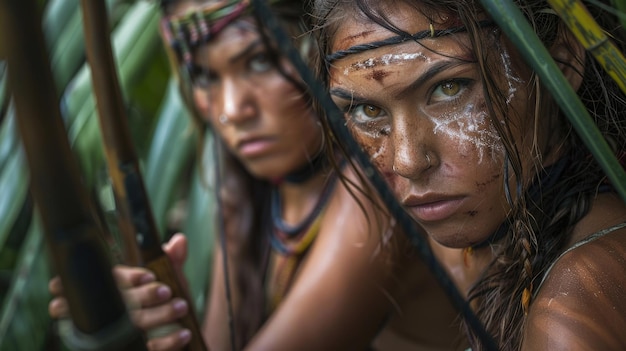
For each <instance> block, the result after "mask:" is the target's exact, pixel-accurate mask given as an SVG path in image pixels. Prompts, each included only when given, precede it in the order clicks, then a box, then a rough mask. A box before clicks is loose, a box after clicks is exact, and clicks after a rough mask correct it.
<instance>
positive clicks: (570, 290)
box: [524, 228, 626, 350]
mask: <svg viewBox="0 0 626 351" xmlns="http://www.w3.org/2000/svg"><path fill="white" fill-rule="evenodd" d="M540 289H541V290H540V291H539V293H538V295H537V296H536V298H535V300H534V301H533V302H532V304H531V308H530V311H529V314H528V319H527V325H526V329H525V337H524V349H525V350H544V349H545V350H547V349H549V350H588V349H595V350H625V349H626V333H624V331H625V330H626V228H621V229H618V230H615V231H613V232H611V233H609V234H607V235H604V236H602V237H599V238H597V239H596V240H593V241H591V242H588V243H586V244H584V245H581V246H579V247H577V248H575V249H573V250H571V251H569V252H567V253H566V254H565V255H563V256H562V257H561V258H560V259H559V260H558V261H557V262H556V263H555V265H554V266H553V267H552V269H551V270H550V272H549V274H548V276H547V277H546V279H545V282H544V283H543V285H542V286H541V288H540Z"/></svg>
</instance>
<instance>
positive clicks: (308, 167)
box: [281, 152, 328, 184]
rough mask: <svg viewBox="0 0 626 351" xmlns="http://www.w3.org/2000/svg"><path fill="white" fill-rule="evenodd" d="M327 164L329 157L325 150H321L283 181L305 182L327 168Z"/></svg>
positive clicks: (292, 182)
mask: <svg viewBox="0 0 626 351" xmlns="http://www.w3.org/2000/svg"><path fill="white" fill-rule="evenodd" d="M327 165H328V159H327V158H326V155H325V154H324V152H319V153H318V154H317V155H316V156H315V157H313V159H312V160H310V161H309V162H307V163H306V164H305V165H304V166H302V167H300V168H299V169H296V170H295V171H293V172H291V173H289V174H287V175H286V176H285V177H284V178H283V179H281V181H284V182H287V183H291V184H301V183H304V182H306V181H307V180H309V179H311V178H313V176H314V175H316V174H318V173H319V172H320V171H321V170H323V169H325V168H326V166H327Z"/></svg>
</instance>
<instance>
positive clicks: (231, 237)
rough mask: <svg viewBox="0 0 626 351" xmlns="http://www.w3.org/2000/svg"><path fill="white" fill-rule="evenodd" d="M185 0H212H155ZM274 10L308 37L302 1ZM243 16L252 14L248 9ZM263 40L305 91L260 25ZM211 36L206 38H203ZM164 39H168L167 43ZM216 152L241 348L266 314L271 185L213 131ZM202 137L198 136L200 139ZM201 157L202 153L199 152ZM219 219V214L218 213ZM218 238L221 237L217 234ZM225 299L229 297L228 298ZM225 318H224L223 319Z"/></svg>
mask: <svg viewBox="0 0 626 351" xmlns="http://www.w3.org/2000/svg"><path fill="white" fill-rule="evenodd" d="M185 2H192V3H198V4H210V3H216V2H217V1H216V0H161V1H160V5H161V8H162V11H163V14H164V16H169V15H171V14H172V11H173V6H175V5H177V4H181V3H185ZM270 6H271V8H272V10H273V11H274V13H275V14H276V15H277V16H278V18H279V19H280V20H281V21H282V24H283V25H284V27H285V28H286V29H287V31H288V32H289V33H290V34H291V35H292V36H293V38H294V42H295V43H296V45H297V44H299V43H302V42H303V41H304V40H310V38H309V37H307V36H305V35H303V34H304V33H306V32H307V31H308V30H309V29H310V21H309V17H308V16H307V14H308V13H309V12H310V11H309V10H308V7H307V6H306V2H304V1H295V0H278V1H272V2H271V4H270ZM244 16H253V13H252V12H247V13H246V14H245V15H244ZM260 33H261V35H262V38H263V40H265V43H266V44H267V46H268V53H269V55H270V59H272V61H273V62H274V63H275V64H276V67H277V68H278V69H279V71H281V73H282V74H283V75H284V76H285V77H286V78H287V79H288V80H289V81H291V82H292V83H293V84H294V85H296V86H297V87H298V88H299V89H300V90H302V91H303V92H305V90H306V88H305V87H304V85H303V84H302V83H300V82H299V81H297V80H295V79H293V77H291V76H289V75H287V74H286V73H285V72H284V71H283V70H282V66H281V65H280V64H279V58H278V57H279V55H278V52H277V51H276V50H275V49H274V48H273V46H272V45H271V40H270V38H269V37H268V36H267V34H266V33H264V32H263V31H261V32H260ZM208 40H210V39H208ZM168 44H169V43H168ZM170 60H171V63H172V67H173V68H174V69H175V70H178V72H179V74H182V75H183V76H184V74H185V72H181V71H180V70H181V69H184V67H183V66H181V59H180V57H177V53H175V52H173V50H170ZM179 78H180V80H181V81H180V87H181V91H182V95H183V97H184V99H185V101H186V105H187V106H188V108H189V109H190V111H191V112H192V116H193V119H194V121H195V124H196V125H197V127H198V128H199V130H206V128H207V125H206V122H204V121H203V119H202V118H201V117H200V114H199V113H198V112H197V110H196V109H195V105H194V103H193V100H192V99H191V94H190V93H191V82H190V81H189V80H186V77H181V76H179ZM214 139H215V143H216V144H215V145H214V150H216V153H217V155H216V158H217V159H218V160H219V161H217V164H216V165H214V166H215V167H216V168H217V170H216V172H218V173H219V177H218V179H221V181H218V182H216V183H217V184H216V185H215V186H216V189H215V190H216V192H217V198H218V202H219V204H220V206H219V207H220V208H221V213H222V214H223V215H220V216H219V217H221V218H222V221H223V223H222V226H221V227H222V228H221V229H220V230H219V231H221V232H223V233H224V235H223V237H225V238H226V239H225V241H226V247H228V250H227V252H228V259H229V260H230V262H234V263H235V265H233V266H231V267H230V270H231V272H230V273H231V274H230V275H231V276H233V277H234V281H232V282H231V286H232V288H233V289H236V290H237V292H238V296H239V297H240V299H239V305H238V308H237V310H236V311H234V316H233V317H234V330H232V332H234V334H235V335H234V338H235V344H236V346H235V347H236V349H241V348H244V346H245V345H246V344H247V343H248V342H249V341H250V339H251V338H252V337H253V336H254V334H255V333H256V332H257V331H258V330H259V328H260V327H261V325H262V324H263V323H264V321H265V319H266V318H267V315H266V314H267V311H266V298H265V287H264V280H265V274H266V270H267V264H268V258H269V250H270V245H269V231H270V230H271V228H272V227H271V223H270V211H269V209H270V208H271V206H270V199H271V196H270V194H271V189H272V185H271V184H270V183H269V182H268V181H265V180H261V179H258V178H255V177H254V176H252V175H251V174H250V173H249V172H248V171H247V170H246V169H245V168H244V166H243V164H242V163H241V162H240V161H239V160H238V159H237V158H236V157H235V156H234V155H233V154H231V153H230V152H229V151H227V149H226V147H225V145H224V144H223V143H222V142H221V140H220V138H219V135H214ZM203 144H204V142H203V141H202V140H200V142H199V145H203ZM200 159H202V158H200ZM218 220H219V219H218ZM221 240H223V239H221ZM229 303H230V302H229ZM224 323H227V321H224Z"/></svg>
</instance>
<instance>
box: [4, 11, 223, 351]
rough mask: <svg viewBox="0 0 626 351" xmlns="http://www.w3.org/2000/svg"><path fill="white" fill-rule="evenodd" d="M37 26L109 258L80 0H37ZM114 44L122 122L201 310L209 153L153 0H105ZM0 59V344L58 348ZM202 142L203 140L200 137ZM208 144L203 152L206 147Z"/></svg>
mask: <svg viewBox="0 0 626 351" xmlns="http://www.w3.org/2000/svg"><path fill="white" fill-rule="evenodd" d="M38 3H39V5H40V8H41V15H42V25H43V30H44V34H45V36H46V40H47V45H48V52H49V55H50V61H51V62H50V64H51V67H52V71H53V74H54V78H55V81H56V84H57V93H58V95H59V101H60V108H61V111H62V114H63V118H64V121H65V124H66V127H67V131H68V138H69V141H70V144H71V145H72V147H73V150H74V153H75V155H76V156H77V158H78V160H79V162H80V165H81V167H82V172H83V176H84V178H85V182H86V184H87V186H88V189H87V190H88V191H89V192H91V193H92V194H93V195H94V198H96V199H97V200H98V203H99V205H100V207H101V209H102V214H103V216H104V218H105V220H106V223H107V224H109V232H110V235H111V239H112V241H111V243H112V246H111V253H112V260H115V257H116V252H118V251H119V248H118V247H116V245H115V243H116V242H117V241H116V239H117V236H116V228H115V218H114V215H115V204H114V201H113V195H112V189H111V185H110V182H109V180H108V176H107V172H106V164H105V158H104V154H103V147H102V141H101V135H100V131H99V125H98V119H97V111H96V106H95V103H94V96H93V94H92V87H91V81H90V72H89V66H88V64H86V59H85V49H84V37H83V28H82V13H81V9H80V4H79V0H40V1H39V2H38ZM107 6H108V9H109V19H110V22H111V28H112V32H111V36H112V44H113V51H114V55H115V58H116V62H117V66H118V75H119V78H120V85H121V87H122V93H123V96H124V98H125V101H126V105H127V110H128V118H129V124H130V127H131V131H132V135H133V138H134V141H135V146H136V148H137V151H138V153H139V156H140V159H141V165H142V169H143V172H144V179H145V181H146V186H147V188H148V193H149V196H150V200H151V203H152V209H153V212H154V215H155V218H156V220H157V224H158V226H159V229H160V232H161V235H162V237H163V240H166V239H167V238H168V237H169V236H170V235H171V234H173V233H174V232H177V231H182V232H184V233H185V234H186V235H187V237H188V239H189V242H190V245H189V250H190V251H189V260H188V261H187V264H186V266H185V273H186V274H187V278H188V280H189V283H190V288H191V290H192V291H191V292H192V298H193V300H194V304H195V307H196V310H197V311H202V310H203V307H204V292H205V291H206V288H207V284H208V278H209V272H210V269H209V265H210V259H211V252H212V251H211V243H212V239H211V238H212V235H213V221H212V217H213V213H214V211H215V208H214V201H213V189H212V188H211V186H210V184H211V183H212V179H208V177H209V176H210V175H211V172H210V171H203V170H202V168H203V167H204V168H207V167H209V166H208V165H210V164H211V162H212V161H211V159H210V157H211V154H212V153H211V152H204V153H202V154H203V155H204V159H203V160H199V158H198V155H199V154H200V153H198V145H197V144H198V131H196V130H194V128H193V126H192V124H191V120H190V118H189V115H188V113H187V111H186V110H185V108H184V106H183V104H182V101H181V98H180V96H179V93H178V89H177V87H176V83H175V82H174V81H173V79H172V75H171V72H170V70H169V66H168V62H167V58H166V54H165V51H164V50H163V47H162V44H161V41H160V38H159V35H158V22H159V9H158V5H157V2H156V1H148V0H134V1H131V0H107ZM6 71H7V70H6V63H5V62H4V61H2V60H0V351H19V350H28V351H34V350H59V349H64V347H63V346H62V345H61V343H60V341H59V338H58V336H57V335H56V332H55V328H54V322H53V321H51V320H50V318H49V317H48V312H47V305H48V302H49V301H50V298H51V297H50V295H49V293H48V288H47V284H48V280H49V279H50V277H51V276H52V275H53V274H54V272H53V268H52V266H51V263H50V262H49V260H48V257H47V252H46V250H47V248H46V247H45V243H44V242H43V236H42V229H41V226H40V223H39V219H38V214H37V209H36V208H34V207H33V202H32V199H31V197H30V195H29V193H28V184H29V183H28V182H29V177H28V170H27V168H26V160H25V155H24V153H23V150H22V145H21V142H20V139H19V137H18V132H17V129H16V123H15V111H14V109H13V106H12V103H11V95H10V92H8V91H7V82H6V81H7V79H6ZM203 147H205V148H207V149H208V148H209V147H210V138H207V142H206V145H205V146H203ZM207 151H208V150H207Z"/></svg>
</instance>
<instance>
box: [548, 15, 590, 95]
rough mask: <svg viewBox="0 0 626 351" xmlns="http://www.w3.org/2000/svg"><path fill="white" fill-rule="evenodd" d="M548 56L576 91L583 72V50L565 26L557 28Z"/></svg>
mask: <svg viewBox="0 0 626 351" xmlns="http://www.w3.org/2000/svg"><path fill="white" fill-rule="evenodd" d="M550 54H551V56H552V58H553V59H554V60H555V61H556V63H557V65H558V66H559V68H560V69H561V72H562V73H563V75H564V76H565V78H566V79H567V80H568V81H569V83H570V85H571V86H572V88H573V89H574V90H575V91H578V88H580V85H581V83H582V81H583V73H584V70H585V48H584V47H583V46H582V44H580V42H578V40H576V38H575V37H574V35H573V34H572V33H571V32H570V31H569V29H568V28H567V27H565V25H561V26H560V27H559V34H558V35H557V39H556V40H555V42H554V44H552V47H551V48H550Z"/></svg>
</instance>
